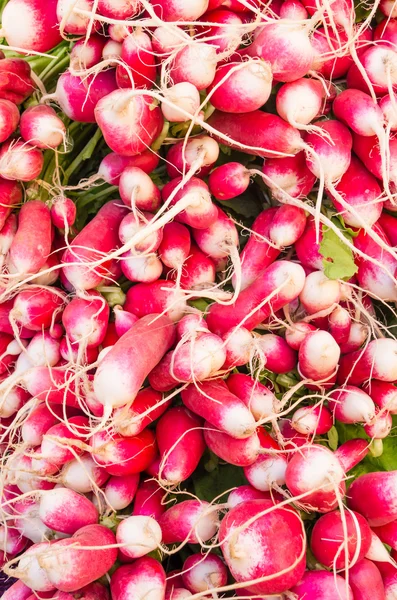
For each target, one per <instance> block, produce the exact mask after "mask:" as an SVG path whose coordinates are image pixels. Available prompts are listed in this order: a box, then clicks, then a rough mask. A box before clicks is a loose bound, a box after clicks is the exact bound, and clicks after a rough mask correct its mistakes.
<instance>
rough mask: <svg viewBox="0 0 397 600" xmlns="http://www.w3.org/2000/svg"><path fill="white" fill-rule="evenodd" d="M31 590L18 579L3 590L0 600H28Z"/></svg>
mask: <svg viewBox="0 0 397 600" xmlns="http://www.w3.org/2000/svg"><path fill="white" fill-rule="evenodd" d="M31 594H32V590H31V589H30V588H29V587H28V586H27V585H25V584H24V583H23V581H21V580H20V579H19V580H17V581H16V582H15V583H13V584H12V585H11V587H9V588H8V589H7V590H5V592H4V594H3V596H2V599H3V600H28V598H29V597H30V596H31Z"/></svg>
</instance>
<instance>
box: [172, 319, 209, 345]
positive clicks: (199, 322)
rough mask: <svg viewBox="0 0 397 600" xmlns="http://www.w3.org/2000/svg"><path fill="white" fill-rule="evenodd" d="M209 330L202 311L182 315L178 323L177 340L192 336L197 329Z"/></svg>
mask: <svg viewBox="0 0 397 600" xmlns="http://www.w3.org/2000/svg"><path fill="white" fill-rule="evenodd" d="M202 330H204V331H208V327H207V323H206V322H205V319H204V318H203V317H202V315H201V313H191V314H188V315H185V316H184V317H182V319H181V320H180V321H179V322H178V323H177V325H176V337H177V340H178V341H179V340H181V339H182V338H184V339H185V338H186V337H187V338H191V337H192V335H193V334H195V333H197V331H202Z"/></svg>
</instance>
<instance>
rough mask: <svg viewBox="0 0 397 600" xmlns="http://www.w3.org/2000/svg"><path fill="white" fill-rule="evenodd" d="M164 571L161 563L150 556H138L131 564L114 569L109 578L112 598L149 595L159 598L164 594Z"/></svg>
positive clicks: (121, 599) (116, 599)
mask: <svg viewBox="0 0 397 600" xmlns="http://www.w3.org/2000/svg"><path fill="white" fill-rule="evenodd" d="M165 577H166V575H165V572H164V569H163V567H162V566H161V564H160V563H159V562H158V561H157V560H155V559H154V558H150V557H147V556H145V557H143V558H139V559H138V560H137V561H135V562H134V563H133V564H132V565H123V566H121V567H119V568H118V569H116V571H115V572H114V573H113V575H112V577H111V580H110V591H111V594H112V599H113V600H130V598H136V599H137V600H138V599H139V600H143V598H146V597H148V596H149V597H150V598H153V600H160V599H162V598H164V595H165V585H166V582H165Z"/></svg>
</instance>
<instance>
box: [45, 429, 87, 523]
mask: <svg viewBox="0 0 397 600" xmlns="http://www.w3.org/2000/svg"><path fill="white" fill-rule="evenodd" d="M88 432H89V421H88V419H87V418H86V417H70V418H69V419H68V422H67V423H58V424H55V425H52V426H51V427H50V428H49V429H47V430H46V432H45V433H44V436H43V441H42V443H41V449H40V455H41V456H42V458H44V459H45V460H47V461H48V462H49V463H51V464H53V465H55V466H57V467H60V466H62V465H63V464H65V463H66V462H68V461H70V460H73V459H74V458H75V457H76V456H78V455H79V454H82V453H83V449H82V448H80V447H79V444H78V442H79V441H84V440H85V439H86V437H87V435H88ZM74 440H76V443H75V444H73V441H74ZM55 529H56V528H55Z"/></svg>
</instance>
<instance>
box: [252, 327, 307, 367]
mask: <svg viewBox="0 0 397 600" xmlns="http://www.w3.org/2000/svg"><path fill="white" fill-rule="evenodd" d="M256 347H257V352H258V354H259V357H260V360H262V361H263V365H264V366H265V367H266V369H268V370H269V371H273V372H274V373H288V371H292V370H293V369H295V367H296V365H297V362H298V357H297V354H296V352H295V351H294V350H292V348H291V347H290V346H289V345H288V344H287V342H286V341H285V340H284V338H282V337H280V336H279V335H274V334H273V333H268V334H266V335H262V336H260V337H258V338H257V339H256Z"/></svg>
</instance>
